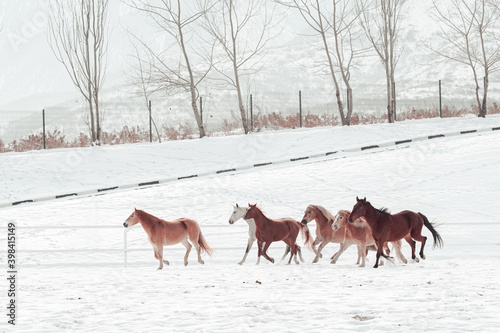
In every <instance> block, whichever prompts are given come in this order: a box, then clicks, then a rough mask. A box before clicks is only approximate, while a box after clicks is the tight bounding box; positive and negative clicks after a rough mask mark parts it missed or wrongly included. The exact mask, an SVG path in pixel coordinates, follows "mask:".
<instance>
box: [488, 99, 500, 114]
mask: <svg viewBox="0 0 500 333" xmlns="http://www.w3.org/2000/svg"><path fill="white" fill-rule="evenodd" d="M499 113H500V108H499V107H498V104H497V103H496V102H495V103H493V106H490V107H489V108H488V114H499Z"/></svg>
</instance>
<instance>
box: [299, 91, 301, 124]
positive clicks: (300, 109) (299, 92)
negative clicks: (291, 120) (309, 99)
mask: <svg viewBox="0 0 500 333" xmlns="http://www.w3.org/2000/svg"><path fill="white" fill-rule="evenodd" d="M299 125H300V127H302V90H299Z"/></svg>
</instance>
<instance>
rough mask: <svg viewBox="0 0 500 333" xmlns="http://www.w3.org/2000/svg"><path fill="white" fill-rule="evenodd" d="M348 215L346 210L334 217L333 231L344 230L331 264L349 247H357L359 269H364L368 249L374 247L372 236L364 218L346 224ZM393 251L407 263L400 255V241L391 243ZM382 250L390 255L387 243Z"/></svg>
mask: <svg viewBox="0 0 500 333" xmlns="http://www.w3.org/2000/svg"><path fill="white" fill-rule="evenodd" d="M349 215H351V212H350V211H348V210H339V211H338V213H337V215H335V221H334V222H333V230H340V229H341V228H343V229H344V241H343V242H342V245H341V246H340V250H339V252H337V253H336V254H335V255H334V258H333V259H332V263H333V264H334V263H336V262H337V260H338V259H339V257H340V255H341V254H342V253H343V252H344V251H345V250H347V248H348V247H349V246H351V245H357V246H358V256H359V255H360V254H361V260H362V262H361V265H360V267H365V259H366V255H367V253H368V247H370V246H372V247H373V246H376V244H375V240H374V239H373V236H372V229H371V228H370V226H369V225H368V223H367V222H366V221H365V219H364V218H362V217H361V218H359V219H357V220H355V221H354V222H353V223H348V222H347V220H348V219H349ZM392 245H393V246H394V249H395V250H396V254H397V256H398V258H399V259H400V260H401V261H402V262H403V263H405V264H406V263H407V260H406V258H405V257H404V256H403V253H401V241H396V242H392ZM375 249H376V247H375ZM384 250H385V252H386V254H387V255H389V254H390V251H389V247H388V246H387V243H385V244H384Z"/></svg>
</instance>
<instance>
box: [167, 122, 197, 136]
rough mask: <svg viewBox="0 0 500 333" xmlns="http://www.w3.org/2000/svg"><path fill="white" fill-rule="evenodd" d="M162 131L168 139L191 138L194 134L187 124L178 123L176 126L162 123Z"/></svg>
mask: <svg viewBox="0 0 500 333" xmlns="http://www.w3.org/2000/svg"><path fill="white" fill-rule="evenodd" d="M163 131H164V132H165V136H166V137H167V139H169V140H184V139H192V138H193V136H194V131H193V129H192V128H191V126H189V125H188V124H180V125H178V126H177V128H175V127H173V126H167V125H163Z"/></svg>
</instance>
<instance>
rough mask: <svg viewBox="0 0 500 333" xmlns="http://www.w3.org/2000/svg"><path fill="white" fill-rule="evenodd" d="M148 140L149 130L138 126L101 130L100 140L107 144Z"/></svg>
mask: <svg viewBox="0 0 500 333" xmlns="http://www.w3.org/2000/svg"><path fill="white" fill-rule="evenodd" d="M148 141H149V130H142V129H141V128H140V127H139V126H134V127H128V126H124V127H123V128H122V129H121V131H119V132H112V133H109V132H101V142H102V143H104V144H108V145H117V144H123V143H139V142H148Z"/></svg>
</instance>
